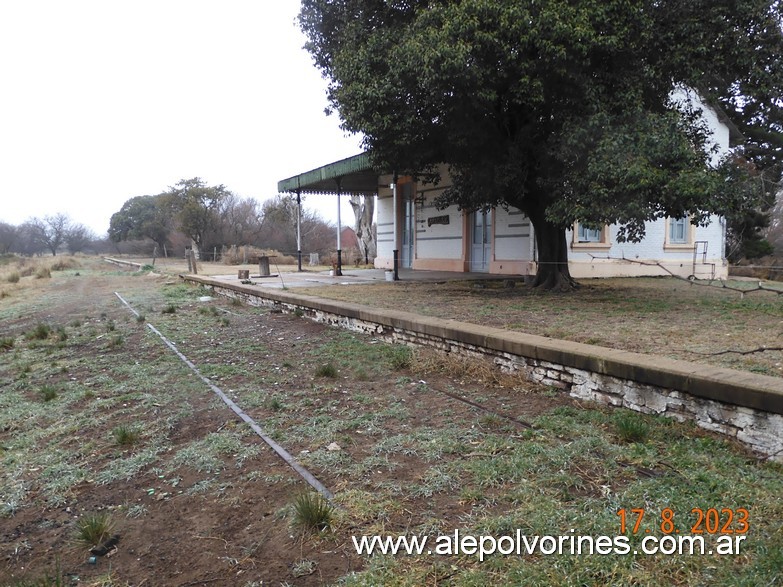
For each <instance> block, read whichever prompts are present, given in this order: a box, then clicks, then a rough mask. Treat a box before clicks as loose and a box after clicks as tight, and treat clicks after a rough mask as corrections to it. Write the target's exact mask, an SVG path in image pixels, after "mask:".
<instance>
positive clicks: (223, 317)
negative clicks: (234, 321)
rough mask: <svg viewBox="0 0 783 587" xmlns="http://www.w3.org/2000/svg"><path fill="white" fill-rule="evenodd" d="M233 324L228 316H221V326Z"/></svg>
mask: <svg viewBox="0 0 783 587" xmlns="http://www.w3.org/2000/svg"><path fill="white" fill-rule="evenodd" d="M230 324H231V320H229V319H228V318H227V317H226V316H222V317H221V318H220V325H221V326H228V325H230Z"/></svg>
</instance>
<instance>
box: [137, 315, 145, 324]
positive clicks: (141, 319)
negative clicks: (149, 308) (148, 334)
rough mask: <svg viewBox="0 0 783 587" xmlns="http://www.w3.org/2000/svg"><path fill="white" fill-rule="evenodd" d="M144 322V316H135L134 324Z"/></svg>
mask: <svg viewBox="0 0 783 587" xmlns="http://www.w3.org/2000/svg"><path fill="white" fill-rule="evenodd" d="M146 320H147V318H146V317H145V316H144V314H139V315H138V316H136V322H138V323H139V324H142V323H144V322H145V321H146Z"/></svg>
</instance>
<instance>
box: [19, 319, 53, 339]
mask: <svg viewBox="0 0 783 587" xmlns="http://www.w3.org/2000/svg"><path fill="white" fill-rule="evenodd" d="M50 333H51V328H50V327H49V325H48V324H45V323H43V322H39V323H38V324H36V325H35V327H34V328H33V329H32V330H31V331H29V332H28V333H27V334H25V338H26V339H27V340H46V339H47V338H49V334H50Z"/></svg>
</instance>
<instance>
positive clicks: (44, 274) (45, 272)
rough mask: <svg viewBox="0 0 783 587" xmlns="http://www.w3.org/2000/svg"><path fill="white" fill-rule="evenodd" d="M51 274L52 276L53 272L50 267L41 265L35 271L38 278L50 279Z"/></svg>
mask: <svg viewBox="0 0 783 587" xmlns="http://www.w3.org/2000/svg"><path fill="white" fill-rule="evenodd" d="M51 276H52V272H51V271H50V270H49V268H48V267H39V268H38V269H37V270H36V271H35V278H36V279H49V278H50V277H51Z"/></svg>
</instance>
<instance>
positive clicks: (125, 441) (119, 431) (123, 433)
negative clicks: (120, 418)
mask: <svg viewBox="0 0 783 587" xmlns="http://www.w3.org/2000/svg"><path fill="white" fill-rule="evenodd" d="M111 435H112V436H113V437H114V442H116V443H117V444H118V445H120V446H131V445H133V444H136V442H137V441H138V440H139V437H140V434H139V431H138V430H137V429H136V428H133V427H132V426H127V425H125V424H121V425H119V426H117V427H115V428H114V429H113V430H112V431H111Z"/></svg>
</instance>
